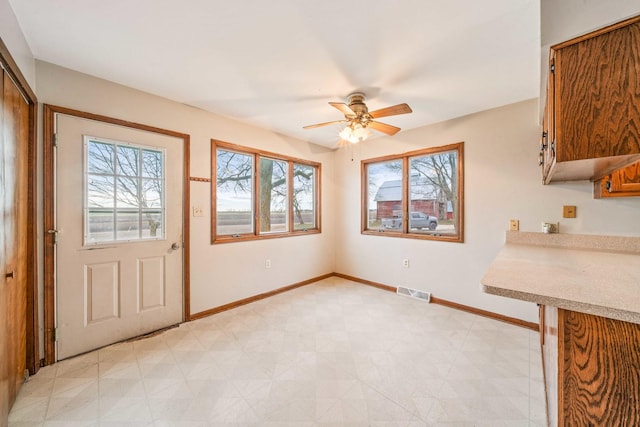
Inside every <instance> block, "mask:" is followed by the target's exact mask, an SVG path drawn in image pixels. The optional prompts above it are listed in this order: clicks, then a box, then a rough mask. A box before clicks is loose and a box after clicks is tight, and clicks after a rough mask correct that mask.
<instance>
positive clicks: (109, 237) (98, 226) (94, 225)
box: [85, 209, 115, 244]
mask: <svg viewBox="0 0 640 427" xmlns="http://www.w3.org/2000/svg"><path fill="white" fill-rule="evenodd" d="M114 217H115V216H114V213H113V210H98V209H89V210H88V211H87V241H86V242H85V243H86V244H91V243H103V242H113V241H114V240H115V227H114V222H113V221H114Z"/></svg>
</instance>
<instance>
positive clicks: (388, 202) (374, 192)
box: [366, 160, 404, 231]
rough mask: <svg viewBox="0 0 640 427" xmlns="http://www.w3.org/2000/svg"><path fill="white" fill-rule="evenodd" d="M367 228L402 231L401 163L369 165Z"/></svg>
mask: <svg viewBox="0 0 640 427" xmlns="http://www.w3.org/2000/svg"><path fill="white" fill-rule="evenodd" d="M366 174H367V188H368V195H367V218H368V221H367V228H369V229H375V230H377V229H389V230H393V231H401V230H402V200H403V198H404V195H403V194H402V161H401V160H392V161H388V162H379V163H369V164H368V165H367V166H366Z"/></svg>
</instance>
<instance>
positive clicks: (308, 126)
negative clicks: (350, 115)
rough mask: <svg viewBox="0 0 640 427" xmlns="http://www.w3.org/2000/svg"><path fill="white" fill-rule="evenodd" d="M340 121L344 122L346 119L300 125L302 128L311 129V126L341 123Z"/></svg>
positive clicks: (317, 126)
mask: <svg viewBox="0 0 640 427" xmlns="http://www.w3.org/2000/svg"><path fill="white" fill-rule="evenodd" d="M342 122H346V120H334V121H332V122H324V123H317V124H315V125H307V126H302V129H313V128H319V127H321V126H329V125H332V124H334V123H342Z"/></svg>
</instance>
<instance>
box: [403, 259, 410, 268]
mask: <svg viewBox="0 0 640 427" xmlns="http://www.w3.org/2000/svg"><path fill="white" fill-rule="evenodd" d="M402 266H403V267H404V268H409V260H408V259H406V258H405V259H403V260H402Z"/></svg>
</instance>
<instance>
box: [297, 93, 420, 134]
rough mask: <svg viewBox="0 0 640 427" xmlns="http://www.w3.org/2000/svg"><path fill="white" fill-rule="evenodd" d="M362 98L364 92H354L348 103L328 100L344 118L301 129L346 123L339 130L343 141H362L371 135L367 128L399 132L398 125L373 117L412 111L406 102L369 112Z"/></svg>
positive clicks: (389, 132) (390, 132) (385, 132)
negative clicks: (378, 120) (379, 120)
mask: <svg viewBox="0 0 640 427" xmlns="http://www.w3.org/2000/svg"><path fill="white" fill-rule="evenodd" d="M364 98H365V95H364V93H362V92H354V93H352V94H351V95H349V96H348V97H347V102H348V104H345V103H343V102H330V103H329V105H331V106H332V107H334V108H336V109H338V110H340V112H341V113H342V114H344V120H334V121H331V122H324V123H318V124H315V125H308V126H303V129H313V128H317V127H321V126H328V125H332V124H335V123H348V124H347V126H346V127H345V128H344V129H343V130H342V131H341V132H340V138H342V139H343V140H344V141H349V142H352V143H356V142H361V141H364V140H365V139H366V138H367V137H369V136H370V135H371V131H370V130H369V128H372V129H374V130H377V131H379V132H382V133H384V134H387V135H395V134H396V133H398V132H400V128H399V127H396V126H391V125H388V124H386V123H381V122H377V121H375V120H374V119H378V118H380V117H388V116H395V115H398V114H407V113H411V112H413V110H411V107H409V106H408V105H407V104H398V105H394V106H391V107H386V108H381V109H379V110H375V111H371V112H370V111H369V109H368V108H367V104H365V103H364Z"/></svg>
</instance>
